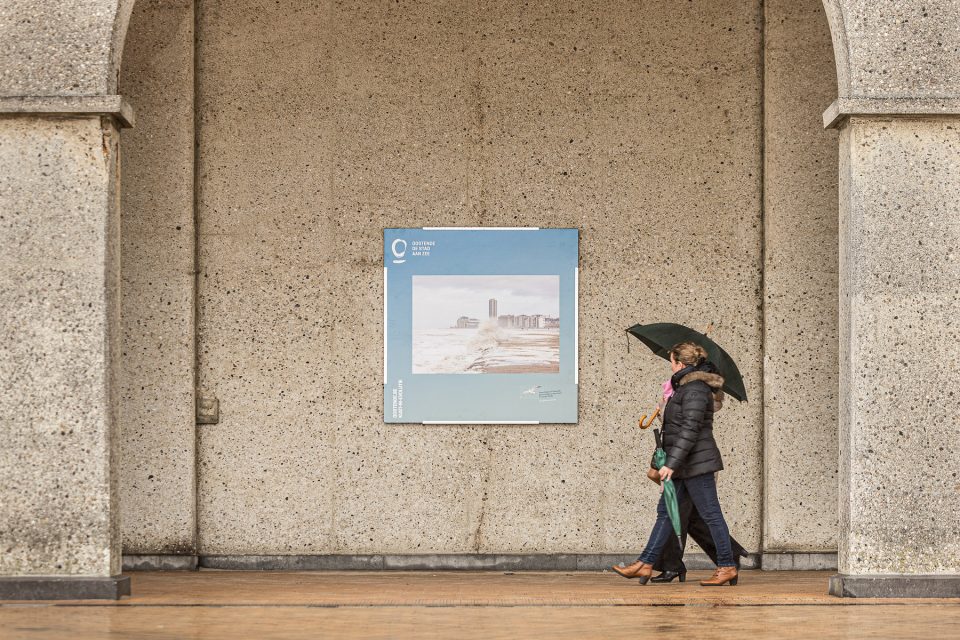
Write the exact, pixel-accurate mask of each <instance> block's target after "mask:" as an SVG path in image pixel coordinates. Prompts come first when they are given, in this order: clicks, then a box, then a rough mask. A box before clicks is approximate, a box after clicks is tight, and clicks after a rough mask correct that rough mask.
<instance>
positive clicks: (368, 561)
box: [199, 553, 760, 571]
mask: <svg viewBox="0 0 960 640" xmlns="http://www.w3.org/2000/svg"><path fill="white" fill-rule="evenodd" d="M635 559H636V553H622V554H572V553H571V554H545V553H536V554H417V555H401V554H383V555H380V554H376V555H316V556H296V555H289V556H288V555H259V556H239V555H211V556H200V558H199V566H200V567H202V568H205V569H233V570H247V571H602V570H604V569H609V568H610V567H611V566H612V565H615V564H618V563H621V562H628V563H629V562H633V561H634V560H635ZM685 562H686V565H687V568H688V569H692V570H695V571H696V570H701V569H712V568H713V563H712V562H711V561H710V559H709V558H708V557H707V555H706V554H703V553H691V554H687V556H686V558H685ZM759 566H760V556H759V554H750V556H749V557H747V558H745V559H744V561H743V563H742V567H743V568H744V569H756V568H758V567H759Z"/></svg>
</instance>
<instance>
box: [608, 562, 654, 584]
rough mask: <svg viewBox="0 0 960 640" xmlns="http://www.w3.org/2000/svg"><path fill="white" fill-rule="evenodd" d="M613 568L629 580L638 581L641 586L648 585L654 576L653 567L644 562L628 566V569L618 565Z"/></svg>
mask: <svg viewBox="0 0 960 640" xmlns="http://www.w3.org/2000/svg"><path fill="white" fill-rule="evenodd" d="M611 568H612V569H613V570H614V571H616V572H617V573H619V574H620V575H622V576H623V577H624V578H627V579H628V580H629V579H630V578H636V579H638V580H639V581H640V584H647V580H649V579H650V576H652V575H653V565H652V564H647V563H646V562H643V561H642V560H637V561H636V562H634V563H633V564H631V565H627V566H626V567H624V566H623V565H617V566H615V567H611Z"/></svg>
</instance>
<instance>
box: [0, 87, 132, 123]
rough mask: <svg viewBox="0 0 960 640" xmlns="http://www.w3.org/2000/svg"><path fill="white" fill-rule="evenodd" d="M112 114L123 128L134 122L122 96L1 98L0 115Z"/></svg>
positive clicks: (130, 109)
mask: <svg viewBox="0 0 960 640" xmlns="http://www.w3.org/2000/svg"><path fill="white" fill-rule="evenodd" d="M8 114H11V115H43V116H74V115H102V116H110V117H112V118H114V119H115V120H116V121H117V124H118V125H119V126H120V127H132V126H133V125H134V117H133V107H131V106H130V104H129V103H128V102H127V101H126V100H124V99H123V96H118V95H104V96H7V97H0V115H8Z"/></svg>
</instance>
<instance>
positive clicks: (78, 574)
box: [0, 96, 130, 599]
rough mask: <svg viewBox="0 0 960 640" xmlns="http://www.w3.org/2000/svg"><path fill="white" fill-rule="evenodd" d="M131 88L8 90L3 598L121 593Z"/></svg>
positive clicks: (1, 109)
mask: <svg viewBox="0 0 960 640" xmlns="http://www.w3.org/2000/svg"><path fill="white" fill-rule="evenodd" d="M129 121H130V113H129V109H127V108H126V107H125V106H124V105H123V103H122V101H121V100H120V98H119V97H118V96H98V97H58V98H0V246H2V247H3V251H2V253H0V264H2V268H0V429H2V431H0V433H2V438H3V446H2V447H0V599H4V598H6V599H34V598H42V599H52V598H118V597H119V596H120V595H123V594H128V593H129V591H130V587H129V579H128V578H122V577H120V576H119V574H120V535H119V530H118V517H117V514H118V505H117V482H116V478H117V461H116V454H117V448H118V442H119V440H118V438H117V436H116V434H115V433H114V431H115V424H116V419H115V417H116V402H115V399H116V398H115V396H116V394H115V389H116V383H115V380H114V378H115V374H116V371H117V364H116V361H117V357H118V355H119V354H118V353H117V348H116V345H117V339H118V335H119V334H118V330H119V275H120V274H119V267H120V265H119V244H118V243H119V225H120V220H119V207H118V202H119V190H118V188H117V181H118V177H119V166H120V164H119V159H118V151H119V147H118V138H119V135H118V134H119V131H118V126H122V125H124V124H128V123H129Z"/></svg>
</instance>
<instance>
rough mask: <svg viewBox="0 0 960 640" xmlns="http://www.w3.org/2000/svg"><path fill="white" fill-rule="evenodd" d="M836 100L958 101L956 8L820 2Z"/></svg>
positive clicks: (890, 1) (863, 0) (897, 1)
mask: <svg viewBox="0 0 960 640" xmlns="http://www.w3.org/2000/svg"><path fill="white" fill-rule="evenodd" d="M824 6H825V7H826V9H827V10H828V13H829V17H830V22H831V30H832V31H833V38H834V49H835V50H836V51H837V68H838V87H839V95H840V96H862V97H883V98H897V97H911V98H942V97H960V86H958V84H957V81H956V78H957V76H958V75H960V56H958V55H957V51H958V48H960V29H957V24H960V3H958V2H956V1H953V0H944V1H942V2H927V1H925V0H824Z"/></svg>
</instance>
